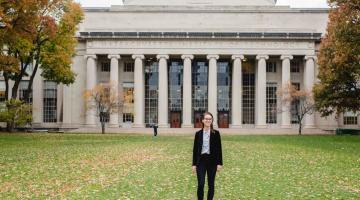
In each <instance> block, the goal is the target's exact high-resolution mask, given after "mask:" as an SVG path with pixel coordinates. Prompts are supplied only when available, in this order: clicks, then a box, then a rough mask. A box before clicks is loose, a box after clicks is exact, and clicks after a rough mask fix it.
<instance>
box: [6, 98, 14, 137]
mask: <svg viewBox="0 0 360 200" xmlns="http://www.w3.org/2000/svg"><path fill="white" fill-rule="evenodd" d="M6 107H7V109H8V112H10V113H13V112H12V111H10V110H12V109H14V105H12V104H7V106H6ZM14 122H15V119H11V122H10V123H9V122H8V123H6V130H7V131H8V132H9V133H12V132H14V128H15V123H14Z"/></svg>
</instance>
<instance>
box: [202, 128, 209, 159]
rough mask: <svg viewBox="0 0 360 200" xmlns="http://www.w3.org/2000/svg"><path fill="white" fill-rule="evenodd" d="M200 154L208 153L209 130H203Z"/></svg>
mask: <svg viewBox="0 0 360 200" xmlns="http://www.w3.org/2000/svg"><path fill="white" fill-rule="evenodd" d="M201 154H210V130H208V131H205V130H203V143H202V148H201Z"/></svg>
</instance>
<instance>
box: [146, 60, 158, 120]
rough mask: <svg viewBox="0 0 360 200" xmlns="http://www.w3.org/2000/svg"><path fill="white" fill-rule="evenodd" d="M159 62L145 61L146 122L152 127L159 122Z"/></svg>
mask: <svg viewBox="0 0 360 200" xmlns="http://www.w3.org/2000/svg"><path fill="white" fill-rule="evenodd" d="M158 66H159V65H158V62H156V61H154V59H148V60H146V62H145V124H146V126H147V127H150V126H151V125H153V124H157V123H158V88H159V87H158V82H159V72H158Z"/></svg>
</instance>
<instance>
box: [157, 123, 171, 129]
mask: <svg viewBox="0 0 360 200" xmlns="http://www.w3.org/2000/svg"><path fill="white" fill-rule="evenodd" d="M158 127H159V128H170V125H169V124H159V125H158Z"/></svg>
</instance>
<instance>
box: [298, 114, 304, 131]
mask: <svg viewBox="0 0 360 200" xmlns="http://www.w3.org/2000/svg"><path fill="white" fill-rule="evenodd" d="M302 119H303V118H302V117H301V116H299V115H298V121H299V135H301V130H302Z"/></svg>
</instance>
